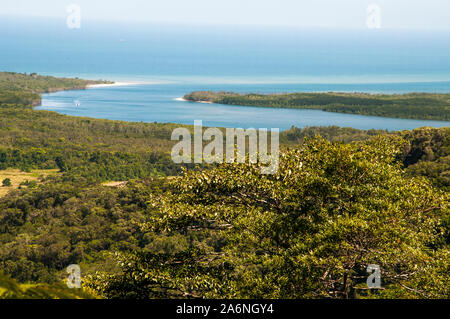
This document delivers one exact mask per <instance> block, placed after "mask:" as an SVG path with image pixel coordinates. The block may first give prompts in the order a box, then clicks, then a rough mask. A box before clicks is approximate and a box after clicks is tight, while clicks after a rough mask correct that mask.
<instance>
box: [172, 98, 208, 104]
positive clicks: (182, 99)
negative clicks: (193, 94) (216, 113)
mask: <svg viewBox="0 0 450 319" xmlns="http://www.w3.org/2000/svg"><path fill="white" fill-rule="evenodd" d="M174 100H175V101H182V102H196V103H206V104H214V103H213V102H209V101H189V100H186V99H185V98H182V97H177V98H175V99H174Z"/></svg>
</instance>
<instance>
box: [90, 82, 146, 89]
mask: <svg viewBox="0 0 450 319" xmlns="http://www.w3.org/2000/svg"><path fill="white" fill-rule="evenodd" d="M138 84H152V83H142V82H114V83H109V84H108V83H102V84H89V85H87V86H86V88H88V89H89V88H101V87H109V86H125V85H138Z"/></svg>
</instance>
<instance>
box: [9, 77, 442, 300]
mask: <svg viewBox="0 0 450 319" xmlns="http://www.w3.org/2000/svg"><path fill="white" fill-rule="evenodd" d="M23 76H25V75H17V76H14V77H13V78H14V79H18V78H22V77H23ZM26 77H30V78H32V79H34V75H32V76H29V75H27V76H26ZM37 79H39V81H38V83H35V85H36V87H34V88H33V85H32V84H33V83H34V82H33V81H34V80H31V79H28V78H27V80H24V82H23V84H24V85H25V84H26V85H27V87H26V88H19V87H18V86H17V85H18V84H17V83H16V84H13V83H9V82H8V81H6V82H4V84H6V85H4V86H8V85H10V86H11V89H10V90H11V91H9V92H14V93H15V94H17V96H18V97H20V98H22V97H24V96H26V94H39V93H37V92H41V91H42V90H44V91H45V90H46V89H45V86H43V85H44V83H43V82H42V81H44V79H45V77H37ZM52 79H53V78H52ZM28 80H30V81H28ZM58 81H61V82H58ZM68 81H69V82H66V80H65V79H58V80H56V82H55V83H53V84H51V86H48V87H47V89H48V90H51V89H54V88H56V87H70V86H69V85H68V83H70V80H68ZM77 81H78V80H77ZM13 82H14V81H13ZM44 82H45V81H44ZM74 83H78V82H76V81H75V82H74ZM66 84H67V86H65V85H66ZM41 85H42V86H41ZM6 91H8V90H6ZM3 92H5V91H3V90H2V88H1V87H0V95H1V94H2V93H3ZM18 101H22V102H21V103H12V104H2V105H1V106H0V183H2V184H1V186H0V190H1V191H2V192H3V195H2V194H1V193H0V299H1V298H28V297H34V298H89V297H103V298H140V299H142V298H155V297H165V298H186V297H200V298H201V297H203V298H206V297H212V298H447V297H448V295H449V288H450V286H449V285H448V269H449V260H450V259H449V254H450V250H449V243H450V239H449V238H450V236H449V235H450V234H449V229H450V228H449V227H448V225H449V224H450V219H449V204H448V191H449V186H450V174H449V172H450V147H449V145H450V139H449V136H450V134H449V133H450V128H440V129H436V128H421V129H417V130H413V131H403V132H395V133H387V132H385V131H377V130H370V131H361V130H356V129H352V128H339V127H310V128H295V127H293V128H291V129H290V130H287V131H284V132H282V133H281V134H280V146H281V147H280V148H281V149H280V167H279V170H278V172H277V173H276V174H275V175H267V176H266V175H261V174H260V173H259V172H260V170H259V168H258V166H257V165H258V164H255V165H253V164H236V163H234V164H220V165H213V166H200V167H193V166H185V168H186V172H183V171H182V169H181V168H182V167H181V166H180V165H178V164H175V163H173V161H172V159H171V157H170V150H171V147H172V145H173V144H174V143H175V141H171V140H170V136H171V132H172V131H173V129H174V128H176V127H179V126H180V125H178V124H158V123H130V122H123V121H110V120H100V119H92V118H83V117H73V116H67V115H62V114H58V113H56V112H49V111H39V110H34V109H33V108H31V107H24V106H26V105H28V106H29V105H30V104H29V103H26V102H27V101H26V99H22V100H20V99H19V100H18ZM188 128H189V129H192V127H188ZM14 174H17V175H20V176H13V175H14ZM39 174H42V175H39ZM174 175H177V176H174ZM2 176H4V177H2ZM7 176H8V178H6V177H7ZM24 176H25V177H24ZM167 176H169V177H167ZM19 177H20V178H22V180H19ZM14 178H16V179H15V180H14ZM8 179H10V180H8ZM26 179H28V180H26ZM106 181H107V182H108V183H104V182H106ZM111 182H116V183H111ZM373 263H375V264H377V265H380V267H381V269H382V276H383V277H382V284H383V289H380V290H376V291H367V288H366V286H365V282H366V278H367V272H366V267H367V265H368V264H373ZM70 264H78V265H79V266H80V267H81V269H82V270H81V271H82V285H83V287H84V288H88V289H86V290H85V291H84V292H83V291H77V292H71V291H69V290H67V289H65V288H64V285H63V280H65V279H66V278H67V272H66V267H67V266H68V265H70ZM1 273H3V274H5V275H6V276H5V275H3V274H1ZM344 283H347V284H344ZM88 292H89V293H88ZM91 292H92V293H93V294H92V295H91Z"/></svg>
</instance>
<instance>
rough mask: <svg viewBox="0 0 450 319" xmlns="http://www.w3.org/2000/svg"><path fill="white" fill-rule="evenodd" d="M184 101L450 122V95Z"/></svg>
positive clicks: (234, 96)
mask: <svg viewBox="0 0 450 319" xmlns="http://www.w3.org/2000/svg"><path fill="white" fill-rule="evenodd" d="M184 99H186V100H188V101H193V102H211V103H219V104H231V105H245V106H259V107H274V108H296V109H319V110H323V111H327V112H338V113H351V114H362V115H374V116H384V117H394V118H410V119H423V120H441V121H449V120H450V94H429V93H409V94H394V95H386V94H365V93H334V92H329V93H283V94H238V93H233V92H210V91H197V92H192V93H189V94H186V95H185V96H184Z"/></svg>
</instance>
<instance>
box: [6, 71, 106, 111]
mask: <svg viewBox="0 0 450 319" xmlns="http://www.w3.org/2000/svg"><path fill="white" fill-rule="evenodd" d="M100 83H112V82H109V81H103V80H100V81H92V80H82V79H77V78H75V79H69V78H56V77H53V76H42V75H37V74H36V73H31V74H26V73H24V74H22V73H14V72H0V107H7V106H17V105H22V106H35V105H39V104H40V102H41V96H40V94H39V93H49V92H56V91H62V90H80V89H85V88H86V86H87V85H90V84H100Z"/></svg>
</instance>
